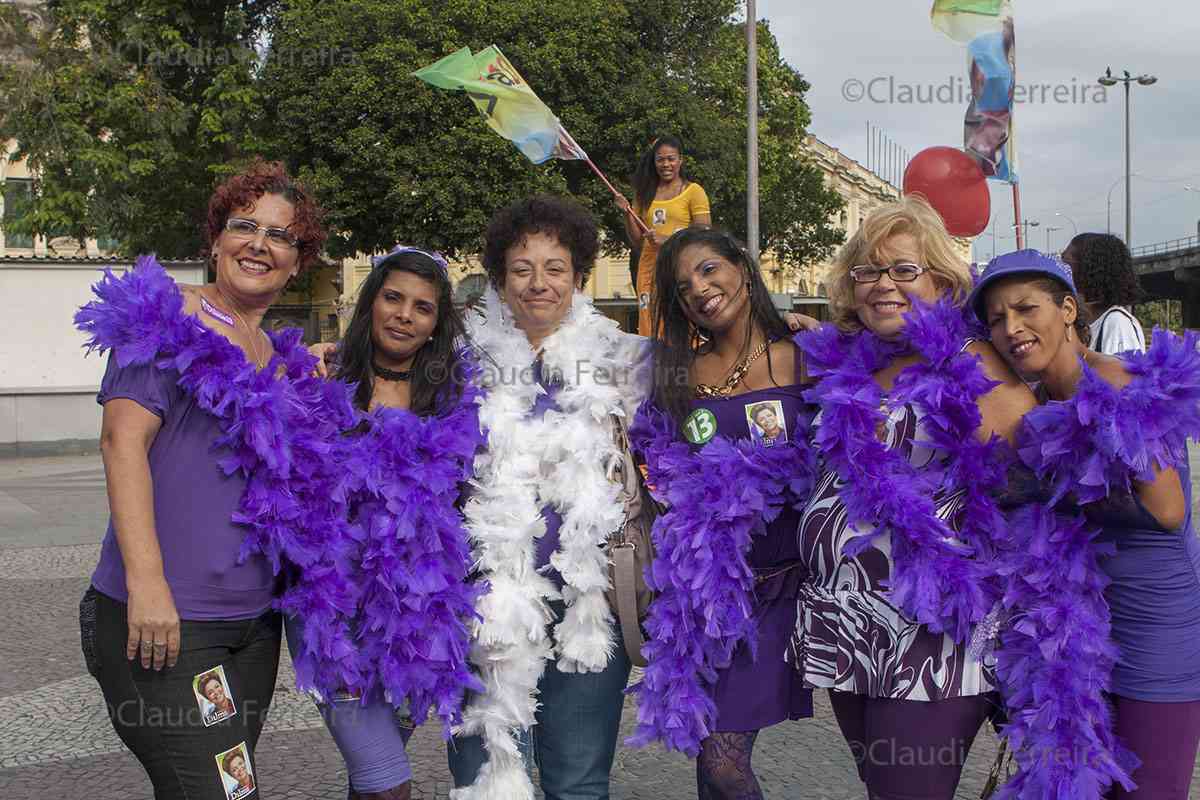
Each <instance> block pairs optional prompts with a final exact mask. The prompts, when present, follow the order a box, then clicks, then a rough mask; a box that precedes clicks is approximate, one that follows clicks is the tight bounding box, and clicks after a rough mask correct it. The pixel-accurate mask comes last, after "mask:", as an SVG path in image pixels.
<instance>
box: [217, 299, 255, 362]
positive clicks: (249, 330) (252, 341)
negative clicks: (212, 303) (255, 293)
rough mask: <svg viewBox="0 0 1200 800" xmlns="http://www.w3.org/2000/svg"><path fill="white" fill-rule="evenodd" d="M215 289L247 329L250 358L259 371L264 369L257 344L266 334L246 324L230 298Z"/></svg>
mask: <svg viewBox="0 0 1200 800" xmlns="http://www.w3.org/2000/svg"><path fill="white" fill-rule="evenodd" d="M213 288H214V289H216V291H217V296H218V297H220V298H221V301H222V303H223V304H224V305H225V306H226V307H227V308H229V309H230V310H231V311H233V315H234V316H235V317H237V319H238V321H239V322H241V323H242V327H243V328H245V329H246V333H247V335H249V337H250V357H251V358H253V359H254V366H256V367H258V368H259V369H262V367H263V357H262V356H261V355H259V353H258V344H257V342H258V340H259V336H266V334H265V333H263V331H262V329H261V328H253V329H252V328H251V327H250V324H249V323H248V322H246V319H245V318H244V317H243V316H242V315H241V314H239V313H238V310H237V306H235V305H234V304H233V303H231V302H229V298H228V297H226V296H225V293H224V292H222V291H221V287H220V286H217V285H216V284H215V283H214V284H213ZM235 330H236V329H235ZM256 333H257V334H258V335H257V336H256V335H255V334H256Z"/></svg>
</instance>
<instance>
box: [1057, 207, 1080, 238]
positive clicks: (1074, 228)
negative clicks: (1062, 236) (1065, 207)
mask: <svg viewBox="0 0 1200 800" xmlns="http://www.w3.org/2000/svg"><path fill="white" fill-rule="evenodd" d="M1054 216H1056V217H1062V218H1063V219H1065V220H1066V221H1067V222H1069V223H1071V235H1072V236H1078V235H1079V226H1078V225H1076V224H1075V220H1073V219H1071V218H1070V217H1068V216H1067V215H1066V214H1064V213H1062V212H1061V211H1055V212H1054Z"/></svg>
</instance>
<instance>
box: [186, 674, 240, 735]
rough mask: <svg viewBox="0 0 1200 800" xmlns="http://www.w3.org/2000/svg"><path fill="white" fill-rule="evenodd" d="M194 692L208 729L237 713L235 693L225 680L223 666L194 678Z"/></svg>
mask: <svg viewBox="0 0 1200 800" xmlns="http://www.w3.org/2000/svg"><path fill="white" fill-rule="evenodd" d="M192 691H193V692H195V694H196V703H197V704H198V705H199V706H200V716H201V717H202V718H203V720H204V727H206V728H207V727H208V726H209V725H216V724H217V723H218V722H221V721H223V720H227V719H229V718H230V717H232V716H233V715H234V714H236V713H237V708H236V707H235V706H234V704H233V692H231V691H229V681H228V680H226V679H225V668H224V667H222V666H219V665H218V666H216V667H213V668H212V669H209V670H205V671H204V672H201V673H200V674H199V675H197V676H196V677H194V678H192Z"/></svg>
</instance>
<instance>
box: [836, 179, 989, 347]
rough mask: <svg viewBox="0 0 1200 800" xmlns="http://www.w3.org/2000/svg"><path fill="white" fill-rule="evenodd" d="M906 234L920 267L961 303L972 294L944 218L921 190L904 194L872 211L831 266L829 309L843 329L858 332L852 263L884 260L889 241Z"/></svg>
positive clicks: (969, 281)
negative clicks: (914, 243) (912, 242)
mask: <svg viewBox="0 0 1200 800" xmlns="http://www.w3.org/2000/svg"><path fill="white" fill-rule="evenodd" d="M904 233H907V234H909V235H911V236H912V237H913V238H914V239H916V240H917V247H918V248H920V251H921V254H920V259H921V265H922V266H924V267H925V268H926V269H928V270H929V271H930V272H931V273H932V274H933V278H934V280H935V281H936V282H937V283H939V284H940V285H941V288H942V289H943V290H945V291H950V292H951V293H952V296H953V297H954V301H955V303H956V304H958V305H961V304H962V303H963V302H965V301H966V299H967V295H968V294H970V293H971V284H972V278H971V270H970V267H968V266H967V263H966V262H965V261H963V259H962V258H961V257H960V256H959V255H958V253H957V251H956V250H955V249H954V241H953V240H952V239H951V238H950V234H949V233H947V232H946V224H945V222H943V221H942V217H941V215H940V214H938V212H937V211H935V210H934V208H933V206H931V205H929V201H928V200H926V199H925V198H924V197H923V196H922V195H920V194H908V195H904V196H903V197H901V198H900V199H899V200H896V201H893V202H891V203H888V204H886V205H882V206H880V207H879V208H876V209H875V210H874V211H872V212H871V213H870V214H869V215H868V216H867V218H866V219H865V220H863V223H862V225H860V226H859V228H858V230H857V231H855V233H854V235H853V236H851V237H850V241H848V242H846V244H844V245H842V248H841V250H839V251H838V254H837V256H835V257H834V260H833V264H832V266H831V267H830V268H829V273H828V279H827V280H828V286H829V308H830V312H831V315H832V318H833V321H834V323H836V324H837V326H838V327H839V328H841V329H842V330H843V331H846V332H847V333H856V332H858V331H860V330H862V327H863V326H862V322H860V321H859V319H858V309H857V308H856V307H855V304H854V280H853V279H852V278H851V277H850V269H851V267H855V266H858V265H860V264H878V263H881V262H883V261H886V260H887V258H886V256H887V255H888V254H887V253H886V252H884V251H885V250H886V249H887V243H888V240H889V239H891V238H892V237H893V236H896V235H898V234H904Z"/></svg>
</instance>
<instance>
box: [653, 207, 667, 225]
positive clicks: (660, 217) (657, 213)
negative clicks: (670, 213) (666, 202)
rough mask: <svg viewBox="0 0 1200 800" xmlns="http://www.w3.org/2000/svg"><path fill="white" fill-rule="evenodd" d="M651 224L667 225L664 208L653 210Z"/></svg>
mask: <svg viewBox="0 0 1200 800" xmlns="http://www.w3.org/2000/svg"><path fill="white" fill-rule="evenodd" d="M653 224H654V225H666V224H667V210H666V209H665V208H656V209H654V220H653Z"/></svg>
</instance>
